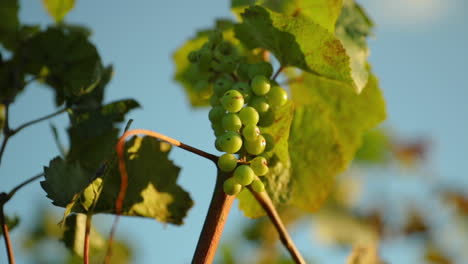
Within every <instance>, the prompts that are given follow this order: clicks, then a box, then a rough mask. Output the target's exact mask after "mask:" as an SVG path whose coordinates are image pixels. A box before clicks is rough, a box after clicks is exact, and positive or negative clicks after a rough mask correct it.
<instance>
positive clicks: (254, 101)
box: [249, 96, 270, 114]
mask: <svg viewBox="0 0 468 264" xmlns="http://www.w3.org/2000/svg"><path fill="white" fill-rule="evenodd" d="M249 105H250V106H251V107H253V108H255V110H257V112H258V113H259V114H263V113H266V112H267V111H268V109H270V105H269V104H268V102H267V100H266V98H265V97H263V96H254V97H252V98H251V99H250V102H249Z"/></svg>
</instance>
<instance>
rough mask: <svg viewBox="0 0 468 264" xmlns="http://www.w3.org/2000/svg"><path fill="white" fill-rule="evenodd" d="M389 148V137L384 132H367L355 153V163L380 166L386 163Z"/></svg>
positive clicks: (376, 130)
mask: <svg viewBox="0 0 468 264" xmlns="http://www.w3.org/2000/svg"><path fill="white" fill-rule="evenodd" d="M390 148H391V146H390V136H389V135H388V133H387V132H386V131H385V130H383V129H372V130H369V131H367V132H366V133H365V134H364V136H363V138H362V145H361V147H360V148H359V149H358V151H357V152H356V156H355V161H357V162H359V163H365V164H376V165H380V164H382V163H385V162H386V161H388V159H389V157H390V151H391V149H390Z"/></svg>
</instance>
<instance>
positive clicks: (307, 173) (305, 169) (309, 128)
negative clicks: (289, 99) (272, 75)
mask: <svg viewBox="0 0 468 264" xmlns="http://www.w3.org/2000/svg"><path fill="white" fill-rule="evenodd" d="M303 77H304V78H303V81H302V82H295V83H292V84H291V88H292V94H293V100H294V101H295V103H296V104H297V105H298V107H297V108H296V112H295V116H294V119H293V124H292V126H291V135H290V140H289V152H290V155H291V162H292V164H291V167H292V174H293V179H294V183H293V193H292V201H293V203H294V204H296V205H298V206H299V207H301V208H303V209H306V210H316V209H317V208H319V207H320V206H321V204H322V203H323V201H324V200H325V198H326V196H327V194H328V193H329V191H330V190H331V187H332V184H333V182H334V178H335V176H336V175H337V174H338V173H339V172H341V171H343V170H344V169H345V168H346V167H347V165H348V164H349V162H350V161H351V160H352V159H353V157H354V154H355V152H356V150H357V149H358V147H359V146H360V144H361V140H362V135H363V133H364V132H365V131H367V130H368V129H370V128H372V127H374V126H375V125H377V124H378V123H379V122H381V121H382V120H384V119H385V103H384V100H383V97H382V94H381V91H380V89H379V87H378V84H377V79H376V78H375V77H373V76H371V78H370V80H369V82H368V84H367V86H366V88H365V89H364V90H363V92H362V93H361V94H356V93H354V92H353V91H352V90H349V89H348V87H347V86H346V85H342V84H340V83H338V82H334V81H330V80H327V79H325V78H320V77H317V76H315V75H312V74H304V76H303Z"/></svg>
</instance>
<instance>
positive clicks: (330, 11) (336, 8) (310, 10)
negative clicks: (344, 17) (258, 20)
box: [261, 0, 343, 33]
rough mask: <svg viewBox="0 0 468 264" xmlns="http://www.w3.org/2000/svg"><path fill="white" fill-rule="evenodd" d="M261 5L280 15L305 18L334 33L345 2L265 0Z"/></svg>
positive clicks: (336, 0)
mask: <svg viewBox="0 0 468 264" xmlns="http://www.w3.org/2000/svg"><path fill="white" fill-rule="evenodd" d="M261 5H262V6H264V7H266V8H269V9H271V10H273V11H275V12H278V13H283V14H286V15H292V16H296V17H298V16H303V17H305V18H308V19H310V20H311V21H314V22H315V23H317V24H319V25H321V26H322V27H324V28H325V29H327V30H328V31H329V32H331V33H333V32H334V31H335V23H336V20H337V19H338V16H339V15H340V11H341V7H342V6H343V0H314V1H310V0H293V1H291V0H280V1H278V0H264V1H263V3H262V4H261Z"/></svg>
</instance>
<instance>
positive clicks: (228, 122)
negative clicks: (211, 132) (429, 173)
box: [221, 113, 242, 131]
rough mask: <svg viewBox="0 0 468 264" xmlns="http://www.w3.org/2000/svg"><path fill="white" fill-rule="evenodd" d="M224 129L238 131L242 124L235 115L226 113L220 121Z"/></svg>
mask: <svg viewBox="0 0 468 264" xmlns="http://www.w3.org/2000/svg"><path fill="white" fill-rule="evenodd" d="M221 122H222V126H223V128H224V129H226V130H229V131H238V130H239V129H240V128H241V127H242V122H241V120H240V118H239V116H238V115H237V114H233V113H228V114H226V115H224V117H223V119H222V120H221Z"/></svg>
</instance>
